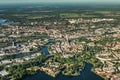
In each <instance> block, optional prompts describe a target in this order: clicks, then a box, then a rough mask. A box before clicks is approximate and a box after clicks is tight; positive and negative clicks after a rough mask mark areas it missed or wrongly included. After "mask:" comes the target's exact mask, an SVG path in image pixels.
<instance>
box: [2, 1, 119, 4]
mask: <svg viewBox="0 0 120 80" xmlns="http://www.w3.org/2000/svg"><path fill="white" fill-rule="evenodd" d="M39 2H43V3H49V2H51V3H56V2H57V3H59V2H65V3H69V2H73V3H76V2H78V3H118V4H120V0H108V1H107V0H0V3H39Z"/></svg>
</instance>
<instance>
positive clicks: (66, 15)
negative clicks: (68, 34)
mask: <svg viewBox="0 0 120 80" xmlns="http://www.w3.org/2000/svg"><path fill="white" fill-rule="evenodd" d="M60 17H61V18H76V17H80V15H79V14H76V13H61V14H60Z"/></svg>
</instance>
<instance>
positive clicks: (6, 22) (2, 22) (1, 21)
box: [0, 19, 14, 24]
mask: <svg viewBox="0 0 120 80" xmlns="http://www.w3.org/2000/svg"><path fill="white" fill-rule="evenodd" d="M0 24H14V22H8V21H7V20H5V19H0Z"/></svg>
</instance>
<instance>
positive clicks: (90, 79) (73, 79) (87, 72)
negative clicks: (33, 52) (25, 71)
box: [24, 63, 104, 80]
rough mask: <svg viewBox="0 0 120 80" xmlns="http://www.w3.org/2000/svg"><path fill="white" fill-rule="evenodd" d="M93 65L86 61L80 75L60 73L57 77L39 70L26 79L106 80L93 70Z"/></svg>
mask: <svg viewBox="0 0 120 80" xmlns="http://www.w3.org/2000/svg"><path fill="white" fill-rule="evenodd" d="M92 67H93V66H92V65H91V64H89V63H86V67H85V69H83V70H82V71H81V72H80V73H81V74H80V76H65V75H62V74H59V75H58V76H56V77H55V78H53V77H51V76H49V75H47V74H45V73H44V72H41V71H40V72H38V73H37V74H35V75H33V76H30V77H28V78H25V79H24V80H104V79H103V78H101V77H100V76H98V75H96V74H95V73H93V72H92V71H91V68H92Z"/></svg>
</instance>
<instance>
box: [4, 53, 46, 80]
mask: <svg viewBox="0 0 120 80" xmlns="http://www.w3.org/2000/svg"><path fill="white" fill-rule="evenodd" d="M47 58H48V57H47V56H45V55H44V54H42V55H41V56H39V57H37V58H36V59H34V60H30V61H28V62H24V63H22V64H19V65H14V66H11V67H8V68H6V70H7V71H8V72H9V75H8V76H11V77H6V79H8V78H11V79H12V80H19V79H22V78H23V76H27V75H33V74H35V73H36V72H35V71H28V70H26V69H27V68H29V67H32V66H42V65H43V64H42V63H44V62H45V60H46V59H47ZM3 80H5V79H3Z"/></svg>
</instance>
